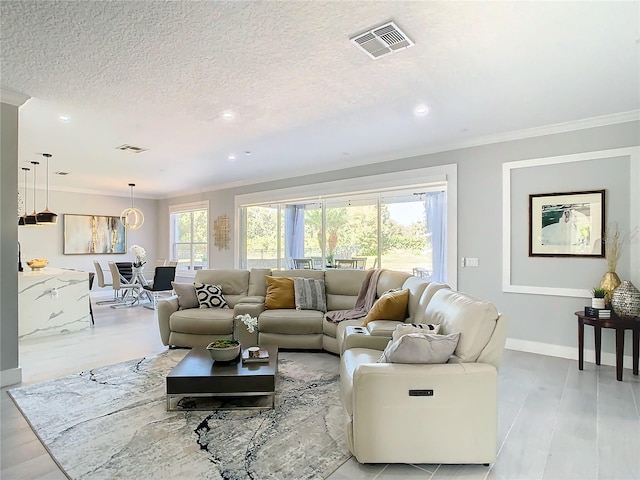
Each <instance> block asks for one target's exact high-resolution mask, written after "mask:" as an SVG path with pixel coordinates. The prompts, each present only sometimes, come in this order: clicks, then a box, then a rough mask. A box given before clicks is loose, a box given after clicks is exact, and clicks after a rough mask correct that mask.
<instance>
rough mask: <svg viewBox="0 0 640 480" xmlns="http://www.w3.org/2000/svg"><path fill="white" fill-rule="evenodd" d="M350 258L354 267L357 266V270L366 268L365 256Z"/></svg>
mask: <svg viewBox="0 0 640 480" xmlns="http://www.w3.org/2000/svg"><path fill="white" fill-rule="evenodd" d="M351 260H353V261H354V268H357V269H358V270H366V268H367V257H351Z"/></svg>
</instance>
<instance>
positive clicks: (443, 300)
mask: <svg viewBox="0 0 640 480" xmlns="http://www.w3.org/2000/svg"><path fill="white" fill-rule="evenodd" d="M425 293H426V292H425ZM425 316H426V318H427V319H428V321H429V322H430V323H438V324H440V333H442V334H445V335H446V334H449V333H456V332H460V340H459V341H458V346H457V347H456V350H455V352H454V354H455V355H456V356H457V357H458V358H459V360H460V361H461V362H475V361H476V360H477V359H478V356H479V355H480V352H482V349H483V348H484V347H485V346H486V345H487V342H488V341H489V339H490V338H491V335H492V334H493V330H494V329H495V326H496V321H497V320H498V311H497V310H496V307H495V306H493V304H491V303H489V302H487V301H484V300H478V299H477V298H474V297H472V296H471V295H466V294H464V293H460V292H456V291H453V290H449V289H442V290H438V291H437V292H436V293H435V294H434V295H433V298H432V299H431V301H430V302H429V304H428V305H427V310H426V312H425Z"/></svg>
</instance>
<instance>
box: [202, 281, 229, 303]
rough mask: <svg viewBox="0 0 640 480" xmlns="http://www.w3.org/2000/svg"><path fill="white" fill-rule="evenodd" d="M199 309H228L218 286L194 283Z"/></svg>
mask: <svg viewBox="0 0 640 480" xmlns="http://www.w3.org/2000/svg"><path fill="white" fill-rule="evenodd" d="M194 285H195V288H196V295H197V296H198V303H199V304H200V308H229V305H227V301H226V300H225V298H224V295H222V287H221V286H220V285H207V284H206V283H194Z"/></svg>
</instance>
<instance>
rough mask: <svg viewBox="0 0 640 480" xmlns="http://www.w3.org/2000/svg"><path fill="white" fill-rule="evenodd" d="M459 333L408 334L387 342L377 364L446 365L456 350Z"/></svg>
mask: <svg viewBox="0 0 640 480" xmlns="http://www.w3.org/2000/svg"><path fill="white" fill-rule="evenodd" d="M459 338H460V334H459V333H450V334H449V335H435V334H430V333H427V334H424V333H409V334H407V335H402V336H401V337H400V338H399V339H398V340H396V341H392V342H389V344H388V345H387V348H385V349H384V352H382V355H381V356H380V358H379V359H378V362H379V363H447V360H449V357H450V356H451V354H452V353H453V351H454V350H455V349H456V345H457V344H458V339H459Z"/></svg>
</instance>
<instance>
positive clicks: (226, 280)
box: [194, 269, 249, 297]
mask: <svg viewBox="0 0 640 480" xmlns="http://www.w3.org/2000/svg"><path fill="white" fill-rule="evenodd" d="M194 283H207V284H209V285H220V286H221V287H222V294H223V295H224V296H225V297H227V296H229V295H242V296H245V295H247V294H248V293H249V270H235V269H228V270H222V269H220V270H196V277H195V282H194Z"/></svg>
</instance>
